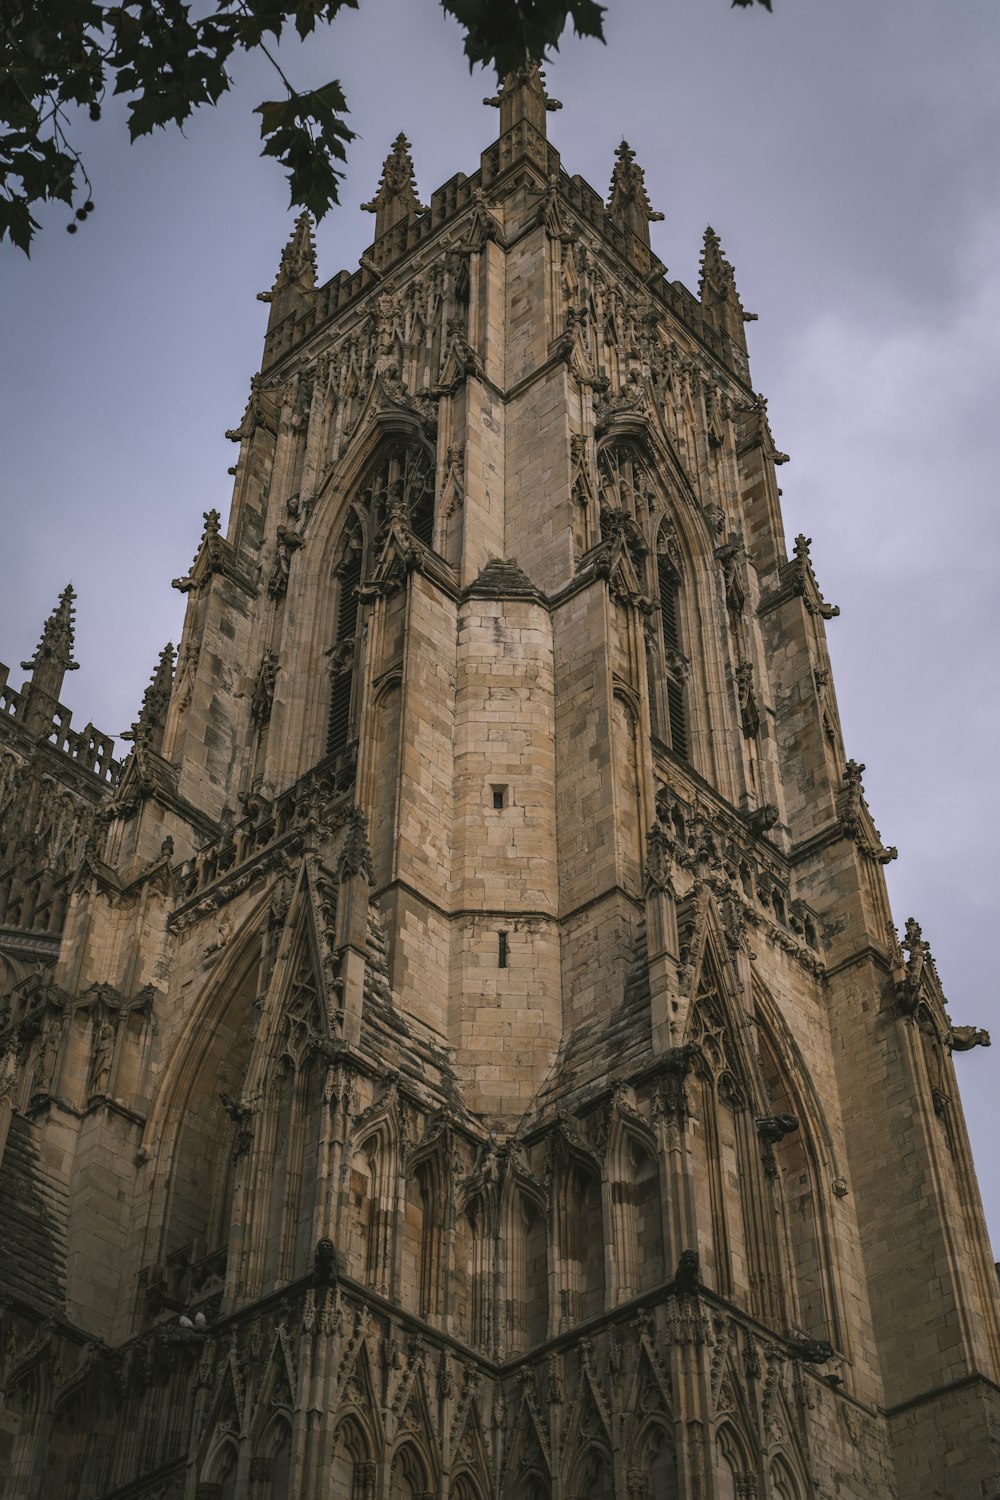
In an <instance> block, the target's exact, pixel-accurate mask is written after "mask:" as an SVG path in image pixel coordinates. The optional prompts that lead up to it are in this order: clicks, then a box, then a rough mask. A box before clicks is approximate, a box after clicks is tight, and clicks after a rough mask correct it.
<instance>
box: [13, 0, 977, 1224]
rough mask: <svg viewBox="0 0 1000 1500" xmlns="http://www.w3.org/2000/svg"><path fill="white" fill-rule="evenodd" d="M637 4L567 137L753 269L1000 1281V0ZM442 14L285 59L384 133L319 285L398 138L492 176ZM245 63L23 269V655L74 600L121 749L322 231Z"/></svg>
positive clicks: (663, 240)
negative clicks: (303, 219) (268, 298)
mask: <svg viewBox="0 0 1000 1500" xmlns="http://www.w3.org/2000/svg"><path fill="white" fill-rule="evenodd" d="M775 7H776V9H775V14H773V15H770V16H769V15H767V14H766V13H765V12H764V11H763V10H757V9H755V10H753V11H750V12H744V11H734V10H730V9H729V7H728V5H727V3H726V0H608V15H607V36H608V45H607V47H601V46H600V45H598V44H596V43H593V42H588V43H580V42H576V41H573V40H567V42H566V45H565V47H564V50H563V53H562V54H561V56H560V57H559V58H558V60H557V61H556V62H555V64H554V65H552V66H551V67H550V68H549V85H550V92H551V93H553V94H554V95H555V96H556V97H558V98H559V99H561V100H562V101H563V104H564V108H563V111H562V113H560V114H557V115H555V116H550V136H551V138H552V139H553V141H554V143H555V144H556V146H557V147H558V149H559V150H560V151H561V153H562V157H563V162H564V165H565V166H566V167H567V169H568V170H569V171H570V172H580V173H581V174H582V175H583V176H584V177H585V178H586V179H587V180H588V181H589V182H591V183H592V184H593V185H594V186H595V187H597V188H598V189H599V190H601V191H605V190H606V188H607V184H608V180H609V177H610V172H611V167H612V164H613V151H614V147H615V146H616V145H617V143H618V141H619V140H620V139H621V138H622V136H626V137H627V138H628V140H629V141H630V143H631V144H632V146H633V147H634V148H635V150H636V152H637V154H638V157H639V160H640V162H641V163H642V164H643V165H644V166H645V168H646V176H647V183H648V186H649V191H650V196H651V199H652V202H653V206H654V207H655V208H657V209H660V210H661V211H662V212H663V213H664V214H665V215H666V218H665V221H664V223H662V224H657V225H654V226H653V243H654V247H655V248H656V250H657V252H658V253H659V254H660V255H661V256H662V258H663V259H664V260H665V261H666V263H667V265H668V266H669V268H670V272H671V275H673V276H676V277H679V278H680V279H681V280H683V281H685V282H686V283H687V284H688V285H689V286H696V284H697V264H698V252H699V248H700V243H701V236H702V231H703V230H704V227H705V225H706V224H708V223H711V224H712V225H713V226H714V227H715V229H716V230H717V231H718V232H719V234H720V235H721V236H722V240H723V244H724V246H725V248H726V251H727V253H728V255H729V257H730V259H731V260H732V261H733V262H734V264H735V267H736V271H737V277H738V283H739V286H740V290H741V292H742V295H743V301H744V304H745V306H747V307H748V308H749V309H751V310H752V311H754V312H756V313H757V314H758V315H759V319H760V321H759V322H757V323H755V324H754V325H753V326H752V328H751V331H750V338H751V359H752V368H753V373H754V382H755V384H756V385H757V387H758V388H759V389H761V390H763V391H764V392H765V393H766V394H767V396H768V398H769V403H770V414H771V418H772V427H773V429H774V434H775V439H776V441H777V443H778V446H779V447H780V448H782V449H784V450H785V451H786V452H788V453H790V454H791V456H792V462H791V463H790V464H789V465H788V466H787V467H785V468H783V469H782V470H781V479H782V484H783V489H784V506H785V517H786V530H787V533H788V536H789V538H791V537H793V536H794V535H795V534H796V532H798V531H804V532H806V534H807V535H809V536H811V537H812V538H813V558H814V562H815V565H816V570H817V574H818V577H819V581H820V586H821V587H822V589H823V590H824V593H825V594H826V597H827V598H828V599H830V600H831V601H833V602H835V603H837V604H839V605H840V606H841V615H840V618H839V619H836V620H834V621H832V622H831V624H830V626H829V637H830V647H831V652H832V655H833V662H834V669H835V673H836V684H837V691H838V696H839V701H840V707H841V714H842V718H843V720H844V727H845V734H846V738H847V746H848V752H849V754H851V755H853V756H854V757H855V758H856V759H859V760H863V761H865V762H866V764H867V771H866V775H865V784H866V788H867V791H868V796H869V801H870V803H871V806H872V809H873V812H874V814H875V818H876V821H877V823H878V825H879V827H880V829H881V831H882V835H883V838H884V840H885V842H886V843H891V844H896V845H897V846H898V847H899V851H900V858H899V860H898V862H897V863H896V864H894V865H892V866H890V867H889V872H888V873H889V879H890V887H891V892H892V896H893V903H894V910H895V914H896V919H897V922H898V923H899V925H900V926H902V923H903V920H904V919H905V918H906V917H907V916H909V915H911V914H912V915H915V916H916V917H917V918H918V920H919V921H920V922H921V923H922V924H923V927H924V931H925V935H926V936H927V937H928V939H929V941H930V942H931V944H932V947H933V949H934V952H935V955H936V957H937V960H938V965H939V968H940V971H941V974H942V978H943V982H944V986H945V991H946V993H947V994H948V996H949V1000H950V1005H951V1011H952V1016H953V1019H954V1020H955V1021H956V1022H957V1023H975V1024H978V1025H985V1026H987V1027H988V1026H991V1025H992V1026H993V1030H994V1033H995V1034H996V1039H997V1043H998V1046H997V1048H995V1049H994V1050H993V1051H992V1052H983V1051H981V1050H977V1051H975V1052H972V1053H970V1054H968V1055H965V1056H960V1057H958V1058H957V1066H958V1071H959V1077H960V1080H961V1084H962V1090H963V1097H964V1099H965V1103H966V1109H967V1114H968V1118H969V1123H970V1128H971V1131H972V1135H973V1144H974V1147H975V1149H976V1152H977V1157H978V1161H979V1167H980V1175H981V1182H982V1186H983V1191H984V1197H985V1199H986V1203H987V1210H988V1214H989V1217H990V1221H991V1225H992V1230H993V1238H994V1243H995V1245H996V1246H997V1250H998V1252H1000V1165H998V1161H997V1152H996V1145H995V1136H996V1121H997V1115H996V1106H995V1098H996V1096H997V1093H998V1091H1000V1009H998V1007H997V999H996V982H995V979H994V978H993V977H992V976H993V974H994V973H995V964H994V962H993V959H994V951H995V944H996V941H997V936H996V932H997V929H996V925H995V924H996V922H997V894H998V891H997V887H998V880H997V861H996V858H995V853H994V844H995V840H996V836H997V819H998V811H1000V795H998V783H997V777H996V775H995V772H994V765H993V762H994V760H995V755H994V754H993V753H991V749H990V747H991V745H994V744H995V742H996V734H997V727H998V720H1000V709H998V672H997V650H996V647H995V644H994V643H995V639H996V624H995V614H994V610H995V605H996V596H997V587H996V581H995V580H996V578H997V576H998V566H1000V558H998V552H1000V543H998V530H997V527H996V524H995V521H991V520H990V517H991V515H993V514H994V513H995V509H996V501H997V480H996V475H997V473H998V472H1000V420H998V417H997V404H998V395H1000V382H998V376H1000V333H998V328H1000V149H998V142H1000V62H998V59H1000V47H998V41H1000V35H998V33H1000V17H998V11H997V7H996V4H995V0H954V3H951V4H948V3H946V0H880V3H879V4H878V5H873V4H872V3H871V0H839V3H838V4H837V5H831V4H830V3H829V0H775ZM460 53H461V44H460V38H459V35H458V32H457V30H456V28H455V27H453V26H452V25H451V24H450V23H449V22H447V21H446V20H445V19H444V18H443V16H442V13H441V11H440V9H439V7H438V6H437V5H436V4H435V3H434V0H362V5H361V11H360V13H359V14H352V13H349V12H348V13H345V14H343V15H342V16H341V18H340V19H339V20H338V22H337V23H336V25H335V27H334V28H333V29H332V30H331V31H330V32H328V33H327V34H326V36H325V37H323V38H321V39H320V40H319V41H318V42H313V43H310V45H309V47H308V48H307V49H306V50H303V51H300V52H296V51H295V50H294V49H288V51H287V53H283V61H284V63H285V66H286V68H287V69H290V70H291V72H292V75H293V77H294V79H295V81H296V82H297V83H299V84H300V85H316V84H319V83H322V82H325V81H326V80H327V79H328V78H330V77H334V76H336V77H339V78H340V79H341V81H342V83H343V85H344V88H345V91H346V93H347V97H348V101H349V103H350V105H351V109H352V115H351V120H352V123H353V125H354V128H355V129H356V130H357V131H358V133H359V137H360V139H359V140H357V141H356V142H355V143H354V146H353V147H352V150H351V160H350V167H349V171H348V175H347V177H346V180H345V183H344V188H343V204H344V206H343V208H342V209H340V210H337V211H334V212H333V213H332V214H331V215H330V216H329V217H328V218H327V219H326V220H325V221H324V223H323V224H322V226H321V228H320V231H319V235H318V243H319V256H320V272H321V275H322V277H323V278H324V279H326V278H327V277H329V276H331V275H333V274H334V273H335V272H336V271H337V270H339V269H340V268H341V267H342V266H346V267H353V266H354V265H355V264H356V263H357V258H358V255H359V253H360V252H361V250H363V249H364V247H365V246H366V244H367V243H368V241H369V239H370V235H371V228H372V220H371V218H370V216H369V215H367V214H363V213H360V212H359V211H358V204H360V203H361V202H362V201H363V200H365V199H367V198H370V197H371V196H372V193H373V191H374V189H375V185H376V183H377V180H378V175H379V170H380V166H381V162H382V159H383V157H384V155H385V153H386V151H387V150H388V147H389V144H390V142H391V141H392V139H393V137H394V136H395V135H396V134H397V132H398V131H400V130H404V131H405V132H406V133H407V135H408V136H409V138H410V139H411V140H412V142H413V154H414V158H415V162H416V168H417V176H418V181H419V185H420V189H421V192H422V195H423V197H424V199H425V201H426V200H427V199H428V198H429V196H430V193H431V191H432V190H433V188H434V187H436V186H437V185H439V184H440V183H442V182H444V181H446V180H447V179H448V178H449V177H451V176H452V175H453V173H455V172H456V171H460V170H461V171H465V172H467V173H470V172H472V171H473V170H475V168H476V166H477V165H478V160H479V152H480V151H481V150H482V149H483V147H485V146H486V145H487V144H488V143H489V141H490V140H491V139H493V137H494V135H495V132H496V115H495V113H494V112H493V111H491V110H485V109H484V108H483V107H482V103H481V100H482V97H483V95H484V94H485V93H492V92H493V91H494V83H493V80H492V79H490V78H489V77H488V76H487V75H484V74H482V73H477V74H476V75H473V76H471V77H470V75H469V72H468V69H467V67H466V66H465V64H464V62H463V60H462V58H461V55H460ZM278 89H279V86H278V84H277V82H276V80H275V79H274V76H273V74H272V73H271V71H270V68H269V66H268V65H267V64H266V63H261V64H260V65H257V64H252V63H247V64H246V65H245V66H243V67H242V68H241V70H240V72H239V74H238V87H237V88H236V90H235V91H234V93H233V95H232V96H230V98H229V99H228V100H226V101H225V102H224V103H223V105H222V106H221V107H220V108H219V109H218V110H215V111H207V112H205V113H203V114H202V115H200V116H199V117H198V118H197V119H195V120H194V121H193V122H192V123H191V124H190V125H189V127H188V128H187V129H186V132H185V135H184V136H183V137H181V136H180V135H179V134H178V133H177V132H176V131H174V132H170V133H160V134H158V135H157V137H156V138H155V139H147V140H146V141H144V142H142V143H140V144H139V145H138V146H136V147H129V145H128V144H127V139H126V136H125V133H124V130H123V128H122V126H121V114H120V112H118V111H116V109H115V108H114V107H112V108H108V109H106V111H105V118H104V120H103V121H102V122H101V124H100V125H98V126H92V125H90V124H89V122H83V123H82V124H81V125H80V127H79V129H78V131H77V134H76V136H75V141H76V144H77V145H78V147H79V148H80V149H81V150H82V151H83V153H84V157H85V161H86V163H87V166H88V169H89V171H90V175H91V178H92V181H93V184H94V191H93V196H94V200H95V203H96V211H95V213H94V214H93V216H92V218H91V219H90V220H89V222H88V223H87V224H86V225H84V226H83V228H82V229H81V231H80V233H79V234H77V235H75V236H70V235H67V234H66V233H65V227H64V226H65V222H66V213H65V210H64V209H62V208H60V209H57V210H56V211H54V212H53V213H52V214H50V215H48V216H47V217H46V220H45V228H44V232H43V233H42V235H41V236H40V238H39V240H38V242H37V246H36V249H35V250H34V252H33V254H32V258H31V261H30V262H27V261H25V260H24V258H23V257H22V256H21V255H20V254H19V253H17V252H14V251H13V250H11V249H10V247H9V246H4V247H3V248H2V249H0V330H2V332H0V338H2V347H3V359H2V374H0V381H2V384H3V400H2V402H0V436H2V444H3V446H2V452H3V464H2V471H0V502H2V508H3V522H4V532H3V537H4V543H3V554H2V555H3V558H4V564H5V565H4V568H3V588H2V590H0V659H2V660H4V661H6V662H7V663H8V664H10V665H11V667H12V674H11V675H12V678H13V679H14V681H15V682H17V683H19V682H20V677H21V674H20V671H19V669H18V663H19V662H20V661H21V659H22V658H23V657H26V656H28V655H29V654H30V653H31V651H32V649H33V648H34V645H35V643H36V641H37V638H38V633H39V630H40V627H41V624H42V621H43V619H44V617H45V616H46V614H47V613H48V612H49V610H50V608H51V607H52V604H53V603H54V601H55V598H56V596H57V594H58V592H59V590H60V589H61V588H62V587H63V586H64V585H65V583H66V582H67V580H69V579H72V581H73V583H74V584H75V586H76V589H77V591H78V593H79V596H80V598H79V605H78V631H77V640H78V652H77V655H78V659H79V660H80V662H81V664H82V665H81V670H80V671H79V672H77V673H75V674H74V675H73V676H72V677H71V678H69V679H68V681H67V689H66V693H65V697H66V699H67V701H68V703H69V705H70V707H72V708H73V710H74V715H75V718H76V719H77V721H78V722H79V723H80V724H83V723H84V722H85V721H86V720H87V719H88V718H91V719H93V721H94V722H95V723H97V724H98V725H99V726H100V727H101V728H103V729H107V730H112V731H115V732H120V731H121V730H123V729H125V728H126V727H127V726H128V724H129V723H130V721H131V720H132V719H133V718H134V716H135V712H136V708H137V705H138V703H139V700H140V698H141V694H142V690H143V687H144V686H145V683H146V681H147V680H148V677H149V674H150V672H151V670H152V667H153V664H154V662H155V659H156V656H157V654H158V652H159V650H160V648H161V647H162V645H163V643H164V642H165V641H166V640H168V639H172V640H174V641H176V640H177V638H178V635H179V633H180V626H181V616H182V604H183V601H182V599H181V596H180V595H178V594H177V593H176V592H173V591H172V590H171V589H170V587H169V581H170V579H171V578H172V577H175V576H176V575H177V574H179V573H182V572H183V571H184V570H185V568H186V567H187V565H188V564H189V563H190V561H191V558H192V556H193V554H194V550H195V547H196V544H197V541H198V538H199V535H200V531H201V515H202V512H203V511H204V510H207V509H208V508H209V507H211V506H217V507H218V508H219V509H221V510H223V511H225V509H226V507H227V505H228V498H229V488H230V480H229V478H228V476H227V473H226V470H227V468H228V466H229V465H230V464H231V463H232V462H233V453H234V450H233V449H232V447H231V446H230V445H229V444H228V443H227V442H226V441H225V440H224V438H223V432H224V430H225V429H226V428H227V427H231V426H233V425H235V424H236V423H237V422H238V420H239V418H240V414H241V412H242V410H243V406H244V403H245V400H246V394H247V388H248V384H249V380H250V376H251V374H252V373H253V372H254V370H255V369H256V368H257V366H258V363H259V358H260V348H261V339H262V336H263V330H264V322H265V316H266V309H265V308H263V307H262V306H260V305H259V304H258V303H257V302H256V301H255V294H256V293H257V292H259V291H261V290H262V289H264V288H266V287H269V286H270V284H271V282H272V281H273V279H274V274H275V270H276V268H277V264H278V258H279V254H280V250H281V246H282V244H283V242H284V240H285V239H286V237H287V234H288V232H289V228H290V226H291V222H292V215H291V213H290V212H289V210H288V206H287V191H286V188H285V184H284V179H283V176H282V174H281V172H280V170H279V169H278V168H277V167H276V166H275V165H274V164H273V163H271V162H268V161H264V160H262V159H261V158H260V157H259V156H258V155H257V149H258V144H259V142H258V141H257V134H256V122H255V120H254V118H253V115H252V113H251V111H252V108H253V106H254V105H255V104H257V103H258V102H259V101H260V100H261V99H263V98H268V97H273V96H275V92H276V90H278Z"/></svg>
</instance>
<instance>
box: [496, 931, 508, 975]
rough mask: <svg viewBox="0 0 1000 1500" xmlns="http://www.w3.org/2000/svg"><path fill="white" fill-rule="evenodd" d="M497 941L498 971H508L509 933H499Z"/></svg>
mask: <svg viewBox="0 0 1000 1500" xmlns="http://www.w3.org/2000/svg"><path fill="white" fill-rule="evenodd" d="M497 939H498V942H497V968H498V969H506V967H507V933H506V932H498V933H497Z"/></svg>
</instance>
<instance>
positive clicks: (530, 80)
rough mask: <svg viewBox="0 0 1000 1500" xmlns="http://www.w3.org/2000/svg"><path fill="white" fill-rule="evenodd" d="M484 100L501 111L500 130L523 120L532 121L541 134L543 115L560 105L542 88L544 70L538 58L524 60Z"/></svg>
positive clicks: (543, 124) (529, 122)
mask: <svg viewBox="0 0 1000 1500" xmlns="http://www.w3.org/2000/svg"><path fill="white" fill-rule="evenodd" d="M483 103H484V104H488V105H490V106H492V107H493V108H494V109H499V111H500V134H501V135H506V134H507V132H508V130H513V128H514V126H515V125H519V124H520V123H521V121H522V120H526V121H527V123H528V124H529V125H532V126H533V127H534V128H535V130H537V131H538V132H539V134H540V135H542V136H544V135H545V116H546V114H547V113H549V112H551V111H552V110H556V109H562V102H561V101H560V100H559V99H550V98H549V96H548V94H547V93H546V92H545V74H544V72H543V71H542V68H541V65H540V64H539V63H537V62H526V63H525V65H524V67H523V68H518V69H517V71H516V72H515V73H508V74H507V75H506V77H505V78H504V81H503V83H502V84H501V85H500V92H499V93H498V94H495V95H494V96H493V98H487V99H484V100H483Z"/></svg>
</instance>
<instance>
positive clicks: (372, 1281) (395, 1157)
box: [347, 1089, 400, 1297]
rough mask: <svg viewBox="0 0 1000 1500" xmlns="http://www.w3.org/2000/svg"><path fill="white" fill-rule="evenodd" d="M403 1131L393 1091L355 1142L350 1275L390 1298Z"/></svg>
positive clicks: (370, 1116) (363, 1124)
mask: <svg viewBox="0 0 1000 1500" xmlns="http://www.w3.org/2000/svg"><path fill="white" fill-rule="evenodd" d="M399 1152H400V1132H399V1119H398V1110H397V1103H396V1095H395V1091H394V1090H392V1089H390V1090H388V1091H387V1093H386V1096H385V1097H384V1098H383V1099H382V1100H380V1101H379V1102H378V1103H377V1104H376V1105H375V1106H374V1108H373V1109H372V1110H370V1111H369V1112H368V1113H367V1114H366V1115H365V1116H364V1117H363V1119H362V1121H361V1124H360V1125H359V1126H358V1129H357V1131H356V1132H355V1135H354V1138H353V1140H352V1142H351V1155H350V1183H349V1208H348V1216H349V1223H348V1252H347V1253H348V1259H349V1264H350V1267H351V1274H352V1275H353V1276H356V1277H357V1278H358V1280H360V1281H364V1282H365V1283H366V1284H367V1285H368V1286H370V1287H371V1288H372V1290H373V1291H376V1292H378V1293H379V1294H380V1295H381V1296H383V1297H387V1296H389V1295H390V1294H391V1288H392V1283H393V1279H394V1276H393V1273H394V1266H395V1254H396V1225H397V1219H398V1213H397V1209H398V1207H399V1177H400V1172H399Z"/></svg>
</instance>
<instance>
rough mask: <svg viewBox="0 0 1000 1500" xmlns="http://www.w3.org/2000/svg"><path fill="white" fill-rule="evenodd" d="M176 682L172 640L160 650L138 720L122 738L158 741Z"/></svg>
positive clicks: (143, 696)
mask: <svg viewBox="0 0 1000 1500" xmlns="http://www.w3.org/2000/svg"><path fill="white" fill-rule="evenodd" d="M173 683H174V648H173V645H172V643H171V642H169V641H168V642H167V644H166V645H165V646H164V648H163V650H162V651H161V652H160V655H159V660H158V661H157V663H156V666H155V668H154V669H153V675H152V677H151V678H150V679H149V686H148V687H147V688H146V691H145V692H144V693H143V695H142V707H141V709H140V710H139V718H138V721H137V722H136V723H135V724H133V725H132V728H131V730H130V731H129V733H128V734H123V735H122V739H125V740H133V741H136V742H138V741H139V740H142V741H143V742H144V743H148V742H150V741H157V742H158V738H159V732H160V731H161V730H162V728H163V725H164V722H165V719H166V713H167V706H168V704H169V703H170V693H171V690H172V688H173Z"/></svg>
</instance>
